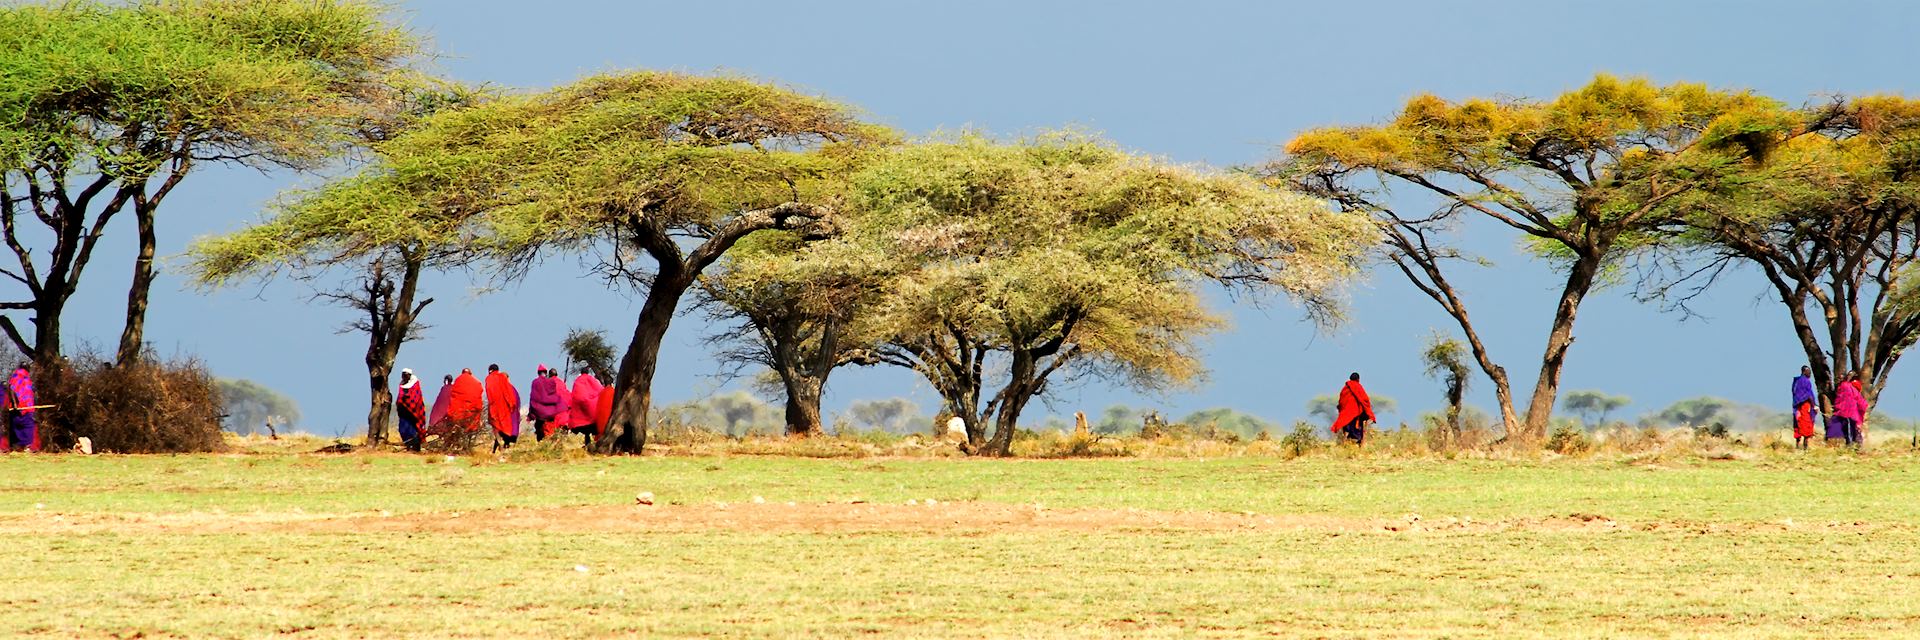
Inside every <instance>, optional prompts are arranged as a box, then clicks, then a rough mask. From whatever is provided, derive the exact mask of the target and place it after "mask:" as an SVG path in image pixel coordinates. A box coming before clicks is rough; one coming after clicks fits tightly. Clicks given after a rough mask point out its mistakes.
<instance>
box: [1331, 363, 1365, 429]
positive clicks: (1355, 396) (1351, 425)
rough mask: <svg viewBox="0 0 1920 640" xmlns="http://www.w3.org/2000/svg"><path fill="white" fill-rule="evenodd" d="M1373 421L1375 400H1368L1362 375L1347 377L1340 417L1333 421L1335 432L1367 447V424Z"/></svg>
mask: <svg viewBox="0 0 1920 640" xmlns="http://www.w3.org/2000/svg"><path fill="white" fill-rule="evenodd" d="M1372 421H1373V400H1371V399H1369V398H1367V389H1366V387H1362V386H1360V374H1358V373H1355V374H1352V375H1348V376H1347V384H1346V385H1345V386H1342V387H1340V415H1338V416H1335V417H1334V419H1333V432H1334V433H1339V434H1343V435H1345V436H1346V437H1347V438H1348V439H1350V440H1353V443H1354V444H1356V445H1365V444H1366V439H1367V423H1368V422H1372Z"/></svg>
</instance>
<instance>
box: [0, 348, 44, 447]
mask: <svg viewBox="0 0 1920 640" xmlns="http://www.w3.org/2000/svg"><path fill="white" fill-rule="evenodd" d="M27 369H28V365H27V363H24V362H22V363H20V366H19V367H17V368H15V369H14V370H13V376H12V377H10V378H7V400H6V414H7V424H6V437H4V438H0V451H33V452H38V451H40V425H39V423H38V422H36V421H35V417H36V413H37V412H38V411H39V410H40V407H39V406H37V405H35V404H34V400H33V375H32V374H31V373H29V372H28V370H27Z"/></svg>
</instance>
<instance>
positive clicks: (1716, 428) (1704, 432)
mask: <svg viewBox="0 0 1920 640" xmlns="http://www.w3.org/2000/svg"><path fill="white" fill-rule="evenodd" d="M1693 437H1695V438H1715V439H1719V440H1725V439H1727V424H1726V423H1724V422H1715V423H1713V424H1710V425H1694V426H1693Z"/></svg>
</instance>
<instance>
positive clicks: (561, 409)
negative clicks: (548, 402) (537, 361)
mask: <svg viewBox="0 0 1920 640" xmlns="http://www.w3.org/2000/svg"><path fill="white" fill-rule="evenodd" d="M547 378H548V379H550V380H553V394H554V395H555V396H558V399H559V406H558V407H556V408H555V409H554V412H553V421H552V422H551V423H549V424H548V425H547V429H548V430H547V436H548V437H552V436H553V435H554V434H556V433H561V432H564V431H566V430H567V428H568V427H569V426H571V425H572V424H573V410H572V409H573V392H572V391H570V390H568V389H567V379H566V378H562V377H560V370H559V369H557V368H556V369H548V370H547Z"/></svg>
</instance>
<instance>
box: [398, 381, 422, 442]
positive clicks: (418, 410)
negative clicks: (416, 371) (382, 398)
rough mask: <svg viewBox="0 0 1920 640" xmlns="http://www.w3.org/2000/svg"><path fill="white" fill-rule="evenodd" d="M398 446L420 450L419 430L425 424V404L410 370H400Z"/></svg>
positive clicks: (417, 383)
mask: <svg viewBox="0 0 1920 640" xmlns="http://www.w3.org/2000/svg"><path fill="white" fill-rule="evenodd" d="M394 395H395V396H398V397H399V402H398V403H397V404H398V405H399V407H400V445H401V446H404V447H406V448H407V450H408V451H419V450H420V428H421V427H423V426H425V425H426V424H427V402H426V398H424V397H422V395H421V393H420V379H419V378H415V377H413V370H412V369H401V370H400V392H399V393H396V394H394Z"/></svg>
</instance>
